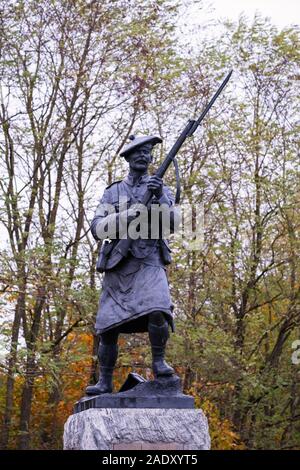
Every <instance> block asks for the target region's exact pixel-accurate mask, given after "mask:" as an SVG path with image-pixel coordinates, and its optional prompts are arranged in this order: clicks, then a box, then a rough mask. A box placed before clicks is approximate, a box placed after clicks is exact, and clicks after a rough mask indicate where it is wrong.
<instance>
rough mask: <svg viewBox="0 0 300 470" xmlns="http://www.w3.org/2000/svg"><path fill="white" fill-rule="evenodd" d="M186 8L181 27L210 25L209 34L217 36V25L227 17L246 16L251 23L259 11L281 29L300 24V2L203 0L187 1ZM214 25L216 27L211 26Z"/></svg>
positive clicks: (278, 0)
mask: <svg viewBox="0 0 300 470" xmlns="http://www.w3.org/2000/svg"><path fill="white" fill-rule="evenodd" d="M188 5H189V6H188V7H187V4H185V7H183V14H182V16H181V18H180V19H179V26H181V25H182V26H184V27H185V30H187V29H189V30H191V28H193V26H199V25H201V26H202V27H203V26H207V28H208V31H207V33H209V34H210V35H215V34H217V30H216V29H215V26H216V24H215V22H216V21H218V20H222V19H225V18H228V19H231V20H238V18H239V16H240V15H241V14H242V13H243V14H244V15H246V16H247V17H248V18H249V20H250V21H251V20H252V19H253V17H254V15H255V13H256V12H260V13H261V14H262V16H263V17H266V16H267V17H269V18H270V19H271V22H272V23H273V24H274V25H276V26H278V27H279V28H280V29H281V28H284V27H285V26H289V25H299V24H300V0H202V2H201V1H200V2H198V1H197V0H195V1H192V2H191V1H190V0H189V1H188ZM212 22H214V27H212Z"/></svg>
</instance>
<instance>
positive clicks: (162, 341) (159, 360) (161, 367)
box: [148, 321, 174, 377]
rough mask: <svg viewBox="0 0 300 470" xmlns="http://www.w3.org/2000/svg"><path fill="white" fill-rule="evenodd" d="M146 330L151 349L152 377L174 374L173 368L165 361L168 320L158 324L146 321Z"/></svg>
mask: <svg viewBox="0 0 300 470" xmlns="http://www.w3.org/2000/svg"><path fill="white" fill-rule="evenodd" d="M148 332H149V338H150V343H151V350H152V369H153V374H154V377H161V376H169V375H173V374H174V369H173V368H172V367H171V366H169V364H167V362H166V361H165V350H166V344H167V341H168V338H169V326H168V322H167V321H164V323H163V324H162V325H160V326H158V325H155V324H153V323H151V321H150V322H149V323H148Z"/></svg>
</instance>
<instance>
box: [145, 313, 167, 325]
mask: <svg viewBox="0 0 300 470" xmlns="http://www.w3.org/2000/svg"><path fill="white" fill-rule="evenodd" d="M165 321H166V318H165V315H164V314H163V312H151V313H150V314H149V323H152V325H156V326H162V325H163V324H164V323H165Z"/></svg>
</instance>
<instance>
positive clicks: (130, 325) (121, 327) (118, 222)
mask: <svg viewBox="0 0 300 470" xmlns="http://www.w3.org/2000/svg"><path fill="white" fill-rule="evenodd" d="M231 74H232V70H231V71H230V72H229V73H228V75H227V76H226V77H225V79H224V80H223V82H222V84H221V85H220V86H219V88H218V90H217V91H216V93H215V94H214V95H213V97H212V98H211V100H210V101H209V103H208V104H207V105H206V107H205V109H204V110H203V112H202V113H201V114H200V116H199V118H198V119H197V120H193V119H189V121H188V123H187V125H186V126H185V128H184V129H183V131H182V132H181V134H180V135H179V137H178V139H177V140H176V142H175V143H174V145H173V147H172V148H171V150H170V152H169V153H168V154H167V156H166V158H165V159H164V161H163V163H162V164H161V165H160V167H159V168H158V170H157V171H156V173H155V175H154V176H149V175H148V167H149V164H150V163H151V161H152V155H151V150H152V148H153V147H154V145H156V144H158V143H161V142H162V140H161V138H160V137H157V136H153V135H150V136H141V137H136V138H135V137H134V136H132V139H131V140H132V141H131V143H130V144H128V145H127V146H126V147H125V148H124V150H123V151H122V152H121V154H120V155H121V156H122V157H124V158H125V159H126V161H127V162H128V163H129V174H128V176H127V178H125V179H124V180H122V181H117V182H115V183H113V184H111V185H110V186H108V187H107V188H106V189H105V191H104V194H103V197H102V199H101V201H100V204H99V206H98V208H97V210H96V214H95V217H94V218H93V221H92V224H91V231H92V234H93V236H94V238H95V239H96V240H101V239H102V240H104V239H106V238H110V239H112V238H113V239H114V240H113V241H112V242H110V243H103V244H102V247H103V249H102V251H101V255H100V257H99V260H98V265H97V269H98V271H100V272H104V271H105V275H104V280H103V286H102V294H101V297H100V301H99V310H98V314H97V319H96V330H97V332H98V334H99V335H100V346H99V353H98V357H99V362H100V379H99V382H98V383H97V384H96V385H94V386H89V387H87V389H86V393H87V394H88V395H99V394H101V393H108V392H109V393H110V392H111V391H112V375H113V370H114V366H115V363H116V360H117V356H118V335H119V333H134V332H138V331H148V332H149V338H150V343H151V349H152V359H153V373H154V376H155V377H160V376H169V375H172V374H173V373H174V370H173V368H172V367H171V366H169V365H168V364H167V363H166V362H165V359H164V358H165V348H166V344H167V340H168V337H169V325H170V326H171V328H172V330H173V329H174V328H173V306H172V303H171V298H170V292H169V286H168V281H167V276H166V270H165V265H166V264H169V263H170V261H171V258H170V253H169V248H168V244H167V241H166V240H165V239H164V236H163V235H164V224H163V223H162V224H160V223H159V224H158V229H159V230H158V232H159V235H160V236H158V237H152V236H150V237H149V236H148V235H149V231H150V233H152V232H151V229H152V226H153V225H154V224H153V221H152V215H153V214H154V212H155V211H152V208H153V207H155V206H156V207H157V206H158V207H160V206H161V207H162V208H167V212H168V216H169V217H168V221H169V229H170V230H169V231H170V232H172V231H174V228H175V226H176V225H177V223H176V219H177V221H178V218H177V214H176V209H175V204H174V202H175V199H174V197H173V196H172V194H171V191H170V189H169V188H168V187H167V186H165V185H164V184H163V181H162V177H163V176H164V174H165V172H166V171H167V169H168V167H169V166H170V164H171V163H174V164H175V168H176V173H178V169H177V163H176V159H175V157H176V154H177V153H178V151H179V150H180V148H181V146H182V145H183V143H184V142H185V140H186V139H187V138H188V137H191V136H192V135H193V134H194V132H195V131H196V129H197V128H198V127H199V125H200V124H201V122H202V121H203V119H204V117H205V116H206V114H207V113H208V111H209V110H210V108H211V107H212V105H213V104H214V102H215V101H216V99H217V98H218V96H219V95H220V93H221V92H222V90H223V89H224V87H225V86H226V84H227V83H228V81H229V79H230V77H231ZM121 198H122V199H124V198H126V201H127V208H125V209H124V208H123V207H121V206H120V205H119V201H120V199H121ZM176 199H177V198H176ZM138 202H142V203H143V204H144V205H146V207H147V208H148V212H149V214H150V216H149V214H148V212H147V211H146V212H147V217H146V218H145V219H144V222H145V223H146V225H147V229H148V231H147V233H146V235H147V236H145V235H144V234H145V232H143V236H140V237H137V238H134V239H133V237H131V236H130V237H128V233H127V229H130V225H131V223H132V222H134V221H136V217H137V210H136V203H138ZM108 205H110V207H111V206H112V207H113V208H114V209H115V210H114V213H110V211H109V210H107V209H108ZM150 209H151V210H150ZM164 213H166V210H164ZM149 219H150V223H149ZM162 219H163V218H162ZM156 220H157V218H156ZM159 220H161V219H159ZM112 222H113V223H112ZM140 225H142V227H141V228H143V223H141V224H140ZM124 228H125V231H124ZM149 228H150V230H149ZM141 233H142V232H141ZM124 235H125V238H126V235H127V239H124Z"/></svg>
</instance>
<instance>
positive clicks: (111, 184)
mask: <svg viewBox="0 0 300 470" xmlns="http://www.w3.org/2000/svg"><path fill="white" fill-rule="evenodd" d="M122 181H123V180H118V181H114V182H113V183H110V184H109V185H108V186H106V188H105V189H109V188H111V187H112V186H113V185H114V184H120V183H122Z"/></svg>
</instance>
